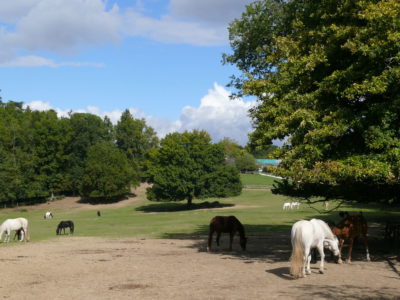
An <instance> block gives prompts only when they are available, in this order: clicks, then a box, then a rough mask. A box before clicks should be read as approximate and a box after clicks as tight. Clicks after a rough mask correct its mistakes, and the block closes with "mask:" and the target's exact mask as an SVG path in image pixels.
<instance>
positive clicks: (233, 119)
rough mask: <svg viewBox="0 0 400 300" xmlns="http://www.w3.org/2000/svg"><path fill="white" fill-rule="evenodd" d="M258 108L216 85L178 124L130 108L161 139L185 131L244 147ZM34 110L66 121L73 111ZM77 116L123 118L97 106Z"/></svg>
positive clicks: (38, 104)
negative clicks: (202, 132)
mask: <svg viewBox="0 0 400 300" xmlns="http://www.w3.org/2000/svg"><path fill="white" fill-rule="evenodd" d="M255 104H256V102H255V101H249V102H246V101H243V100H242V99H236V100H231V99H230V92H229V91H228V90H226V89H225V88H224V87H223V86H221V85H219V84H217V83H215V84H214V87H213V88H212V89H210V90H209V91H208V93H207V95H205V96H204V97H203V98H202V99H201V100H200V103H199V106H197V107H193V106H186V107H184V108H183V109H182V111H181V116H180V119H179V120H167V119H162V118H157V117H155V116H149V115H146V113H144V112H143V111H141V110H139V109H137V108H129V110H130V112H131V113H132V115H133V116H134V117H135V118H140V119H141V118H143V119H145V120H146V123H147V124H148V125H149V126H151V127H153V128H154V129H155V130H156V132H157V134H158V136H159V137H160V138H162V137H164V136H165V135H166V134H168V133H171V132H176V131H177V132H183V131H185V130H189V131H191V130H195V129H197V130H205V131H207V132H208V133H209V134H210V135H211V137H212V139H213V141H214V142H217V141H219V140H221V139H223V138H224V137H229V138H231V139H233V140H235V141H236V142H238V143H239V144H241V145H245V144H246V143H247V140H248V138H247V135H248V133H250V131H251V120H250V117H249V116H248V110H249V109H250V108H251V107H253V106H254V105H255ZM26 106H29V107H30V108H31V109H32V110H39V111H44V110H49V109H53V110H55V111H56V112H57V114H58V116H59V117H67V116H68V112H70V111H71V110H69V109H67V110H65V109H64V110H62V109H59V108H53V107H52V106H51V105H50V103H48V102H43V101H33V102H30V103H27V104H26V105H25V107H26ZM74 112H88V113H92V114H95V115H98V116H100V117H102V118H104V117H105V116H107V117H108V118H110V120H111V121H112V122H113V123H114V124H116V123H117V122H118V120H119V119H120V117H121V115H122V112H123V111H122V110H119V109H117V110H114V111H111V112H104V111H101V110H100V109H99V108H98V107H96V106H88V107H87V108H85V109H79V110H76V111H74Z"/></svg>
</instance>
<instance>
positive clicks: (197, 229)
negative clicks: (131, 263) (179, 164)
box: [0, 175, 400, 242]
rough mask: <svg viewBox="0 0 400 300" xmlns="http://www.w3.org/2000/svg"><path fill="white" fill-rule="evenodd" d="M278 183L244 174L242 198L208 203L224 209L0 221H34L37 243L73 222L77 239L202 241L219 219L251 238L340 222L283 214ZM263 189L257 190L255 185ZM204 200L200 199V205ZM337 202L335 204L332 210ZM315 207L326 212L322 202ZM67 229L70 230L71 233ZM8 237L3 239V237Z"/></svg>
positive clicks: (142, 209)
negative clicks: (231, 219)
mask: <svg viewBox="0 0 400 300" xmlns="http://www.w3.org/2000/svg"><path fill="white" fill-rule="evenodd" d="M274 180H275V179H273V178H270V177H266V176H260V175H242V181H243V184H244V186H245V187H246V186H251V187H252V188H245V189H243V192H242V194H241V195H240V196H238V197H233V198H226V199H207V200H206V201H208V202H209V203H213V202H214V201H218V202H219V204H220V205H226V207H225V208H224V209H213V208H208V209H193V210H185V207H186V203H185V202H179V203H160V202H150V201H147V200H142V201H138V202H136V203H135V204H134V205H131V206H126V207H123V208H118V209H102V216H101V217H97V215H96V211H97V208H96V206H94V207H93V210H65V209H64V210H63V209H59V210H54V211H53V213H54V216H55V217H54V219H50V220H44V219H43V214H44V212H45V211H39V210H19V209H18V208H15V209H14V210H13V211H12V212H7V213H6V212H4V211H1V210H0V221H4V220H5V219H7V218H16V217H25V218H27V219H28V220H29V224H30V235H31V241H32V242H38V241H43V240H48V239H54V238H63V237H59V236H56V234H55V231H56V227H57V224H58V223H59V221H60V220H73V221H74V223H75V236H99V237H111V238H113V237H115V238H117V237H156V238H168V237H179V236H187V237H193V238H195V237H197V236H204V235H205V234H206V233H207V230H208V223H209V221H210V219H211V218H212V217H213V216H216V215H235V216H236V217H237V218H238V219H239V220H240V221H241V222H242V223H243V224H244V225H245V228H246V231H247V232H248V233H249V234H250V235H251V234H256V233H257V234H259V233H262V232H267V231H289V230H290V227H291V225H292V224H293V223H294V222H295V221H297V220H300V219H309V218H313V217H317V218H325V219H332V220H338V219H339V216H338V213H337V211H334V212H331V213H330V214H319V213H318V212H317V211H316V210H314V209H312V208H310V207H307V206H306V205H303V204H302V205H301V206H300V209H299V210H293V211H283V210H282V205H283V203H284V202H290V201H294V200H296V199H291V198H287V197H284V196H281V195H274V194H272V193H271V191H270V189H269V188H265V187H266V186H272V184H273V181H274ZM257 186H258V187H259V188H256V187H257ZM202 202H204V200H198V201H195V202H194V204H195V206H196V205H200V203H202ZM332 205H333V204H331V207H332ZM316 208H318V209H319V210H322V204H319V205H318V206H317V207H316ZM340 209H341V210H347V211H352V212H358V211H360V210H362V211H363V213H364V214H365V215H366V217H367V219H368V220H369V221H371V220H374V221H380V220H383V219H385V218H397V219H398V218H399V217H400V212H399V209H393V208H392V209H391V210H389V209H386V208H385V207H381V206H378V205H360V204H354V205H343V206H342V207H341V208H340ZM67 230H68V229H67ZM3 238H4V237H3Z"/></svg>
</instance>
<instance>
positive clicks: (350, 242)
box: [346, 238, 354, 264]
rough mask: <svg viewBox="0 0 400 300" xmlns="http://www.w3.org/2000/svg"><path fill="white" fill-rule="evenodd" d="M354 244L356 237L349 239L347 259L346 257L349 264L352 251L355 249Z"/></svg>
mask: <svg viewBox="0 0 400 300" xmlns="http://www.w3.org/2000/svg"><path fill="white" fill-rule="evenodd" d="M353 244H354V239H353V238H350V239H349V252H348V254H347V259H346V262H347V263H349V264H350V263H351V253H352V251H353Z"/></svg>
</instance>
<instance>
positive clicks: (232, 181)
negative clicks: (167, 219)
mask: <svg viewBox="0 0 400 300" xmlns="http://www.w3.org/2000/svg"><path fill="white" fill-rule="evenodd" d="M150 161H151V163H150V166H149V176H150V177H149V181H150V182H151V183H153V186H152V187H151V188H149V189H148V192H147V196H148V198H149V199H150V200H156V201H163V200H164V201H180V200H187V201H188V205H190V204H191V202H192V200H193V199H194V198H205V197H213V196H218V197H227V196H233V195H238V194H240V192H241V183H240V178H239V173H238V171H237V169H236V168H234V167H231V166H227V165H226V164H225V159H224V152H223V148H222V147H221V146H220V145H215V144H212V143H211V138H210V136H209V135H208V134H207V133H206V132H205V131H196V130H195V131H193V132H184V133H173V134H169V135H167V136H166V137H165V138H164V139H163V140H162V141H161V147H160V148H159V149H158V150H155V151H153V152H151V156H150Z"/></svg>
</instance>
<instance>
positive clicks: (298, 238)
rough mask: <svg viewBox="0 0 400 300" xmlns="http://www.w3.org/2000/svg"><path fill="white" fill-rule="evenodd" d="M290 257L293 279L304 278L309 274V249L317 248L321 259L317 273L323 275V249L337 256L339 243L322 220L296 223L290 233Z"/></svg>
mask: <svg viewBox="0 0 400 300" xmlns="http://www.w3.org/2000/svg"><path fill="white" fill-rule="evenodd" d="M291 242H292V255H291V258H290V261H291V266H290V273H291V275H292V276H293V277H295V278H299V277H305V276H306V275H310V274H311V268H310V261H311V254H310V249H311V248H315V247H316V248H318V251H319V255H320V257H321V263H320V266H319V273H321V274H323V273H324V258H325V254H324V247H326V248H328V249H329V250H331V251H332V252H333V254H334V255H335V256H338V255H339V241H338V239H337V238H336V236H335V235H334V234H333V233H332V231H331V229H330V228H329V226H328V225H327V224H326V223H325V222H324V221H322V220H319V219H311V220H310V221H306V220H301V221H297V222H296V223H294V224H293V226H292V232H291Z"/></svg>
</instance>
